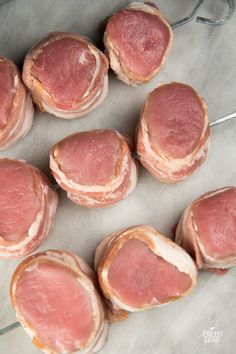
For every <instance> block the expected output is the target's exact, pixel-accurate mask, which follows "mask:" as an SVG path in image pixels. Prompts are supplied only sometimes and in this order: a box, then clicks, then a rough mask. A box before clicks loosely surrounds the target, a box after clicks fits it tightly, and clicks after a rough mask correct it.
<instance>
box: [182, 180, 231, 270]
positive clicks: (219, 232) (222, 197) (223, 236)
mask: <svg viewBox="0 0 236 354" xmlns="http://www.w3.org/2000/svg"><path fill="white" fill-rule="evenodd" d="M235 235H236V188H235V187H224V188H220V189H217V190H214V191H211V192H208V193H206V194H203V195H202V196H200V197H199V198H198V199H196V200H195V201H194V202H193V203H191V204H190V205H189V206H188V207H187V209H186V210H185V212H184V214H183V216H182V217H181V219H180V222H179V224H178V227H177V230H176V242H177V243H178V244H179V245H180V246H182V247H184V248H185V249H186V251H187V252H188V253H189V254H190V255H191V256H192V258H193V259H194V260H195V261H196V264H197V266H198V268H199V269H202V268H204V269H206V270H208V269H212V270H214V269H215V270H217V271H218V272H219V271H220V272H222V270H224V269H227V268H230V267H232V266H234V265H235V264H236V237H235Z"/></svg>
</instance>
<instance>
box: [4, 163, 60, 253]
mask: <svg viewBox="0 0 236 354" xmlns="http://www.w3.org/2000/svg"><path fill="white" fill-rule="evenodd" d="M57 204H58V196H57V193H56V191H55V190H53V189H52V187H51V185H50V183H49V180H48V179H47V177H46V176H45V175H44V174H43V172H41V171H40V170H38V169H37V168H36V167H34V166H32V165H30V164H27V163H25V162H23V161H19V160H10V159H3V158H2V159H0V258H7V257H12V258H19V257H23V256H25V255H27V254H29V253H31V252H32V251H33V250H34V249H35V248H37V247H38V246H39V245H40V244H41V243H42V242H43V241H44V240H45V239H46V237H47V236H48V233H49V231H50V228H51V227H52V225H53V221H54V216H55V213H56V208H57Z"/></svg>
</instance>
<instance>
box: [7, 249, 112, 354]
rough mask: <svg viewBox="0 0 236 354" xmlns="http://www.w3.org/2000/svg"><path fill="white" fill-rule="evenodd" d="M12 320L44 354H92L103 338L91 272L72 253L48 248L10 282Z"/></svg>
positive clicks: (22, 266) (23, 265)
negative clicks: (78, 353) (14, 320)
mask: <svg viewBox="0 0 236 354" xmlns="http://www.w3.org/2000/svg"><path fill="white" fill-rule="evenodd" d="M10 293H11V300H12V304H13V307H14V309H15V311H16V316H17V318H18V320H19V321H20V323H21V324H22V325H23V327H24V329H25V330H26V332H27V333H28V334H29V335H30V337H31V339H32V342H33V344H34V345H35V346H36V347H37V348H39V349H41V350H43V351H44V352H46V353H58V354H65V353H74V352H75V351H76V352H82V353H94V352H96V351H97V350H99V349H100V348H101V347H102V346H103V344H104V342H105V339H106V336H107V321H106V319H105V311H104V306H103V303H102V301H101V298H100V296H99V293H98V291H97V288H96V281H95V277H94V273H93V271H92V270H91V269H90V268H89V266H88V265H87V264H86V263H85V262H84V261H83V260H82V259H81V258H79V257H77V256H76V255H75V254H73V253H71V252H66V251H57V250H50V251H45V252H42V253H37V254H35V255H33V256H30V257H28V258H27V259H26V260H24V261H23V262H22V263H21V264H20V265H19V266H18V267H17V269H16V271H15V273H14V275H13V277H12V281H11V289H10Z"/></svg>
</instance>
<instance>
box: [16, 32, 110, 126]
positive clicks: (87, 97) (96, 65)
mask: <svg viewBox="0 0 236 354" xmlns="http://www.w3.org/2000/svg"><path fill="white" fill-rule="evenodd" d="M107 71H108V60H107V58H106V57H105V55H104V54H103V53H102V52H101V51H99V50H98V49H97V48H96V47H95V46H94V45H93V44H92V43H91V42H90V41H89V40H87V39H86V38H84V37H81V36H80V35H79V34H76V33H68V32H55V33H50V34H48V35H46V36H45V37H44V38H43V39H42V40H41V41H39V42H38V43H37V44H36V45H35V46H34V47H33V48H32V49H31V50H30V51H29V53H28V54H27V55H26V58H25V62H24V67H23V80H24V82H25V84H26V86H27V87H28V88H29V90H30V91H31V93H32V96H33V99H34V102H35V103H36V104H37V105H38V107H39V109H40V110H42V111H47V112H49V113H52V114H54V115H55V116H57V117H60V118H66V119H71V118H78V117H82V116H84V115H86V114H88V113H89V112H91V111H92V110H93V109H94V108H96V107H97V106H98V105H99V104H101V103H102V101H103V100H104V98H105V97H106V95H107V90H108V75H107Z"/></svg>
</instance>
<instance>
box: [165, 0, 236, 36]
mask: <svg viewBox="0 0 236 354" xmlns="http://www.w3.org/2000/svg"><path fill="white" fill-rule="evenodd" d="M203 1H204V0H198V2H197V3H196V5H195V6H194V8H193V9H192V11H191V12H190V14H189V15H188V16H186V17H184V18H182V19H180V20H177V21H175V22H173V23H172V24H171V27H172V29H175V28H178V27H180V26H183V25H184V24H186V23H188V22H190V21H192V20H193V19H194V17H195V15H196V13H197V11H198V10H199V9H200V7H201V5H202V3H203ZM227 2H228V6H229V10H228V13H227V15H226V16H225V17H223V18H221V19H219V20H216V19H209V18H206V17H201V16H197V17H196V22H198V23H203V24H206V25H212V26H220V25H223V24H224V23H226V22H227V21H228V20H229V19H230V18H231V16H232V15H233V13H234V10H235V1H234V0H227Z"/></svg>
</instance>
